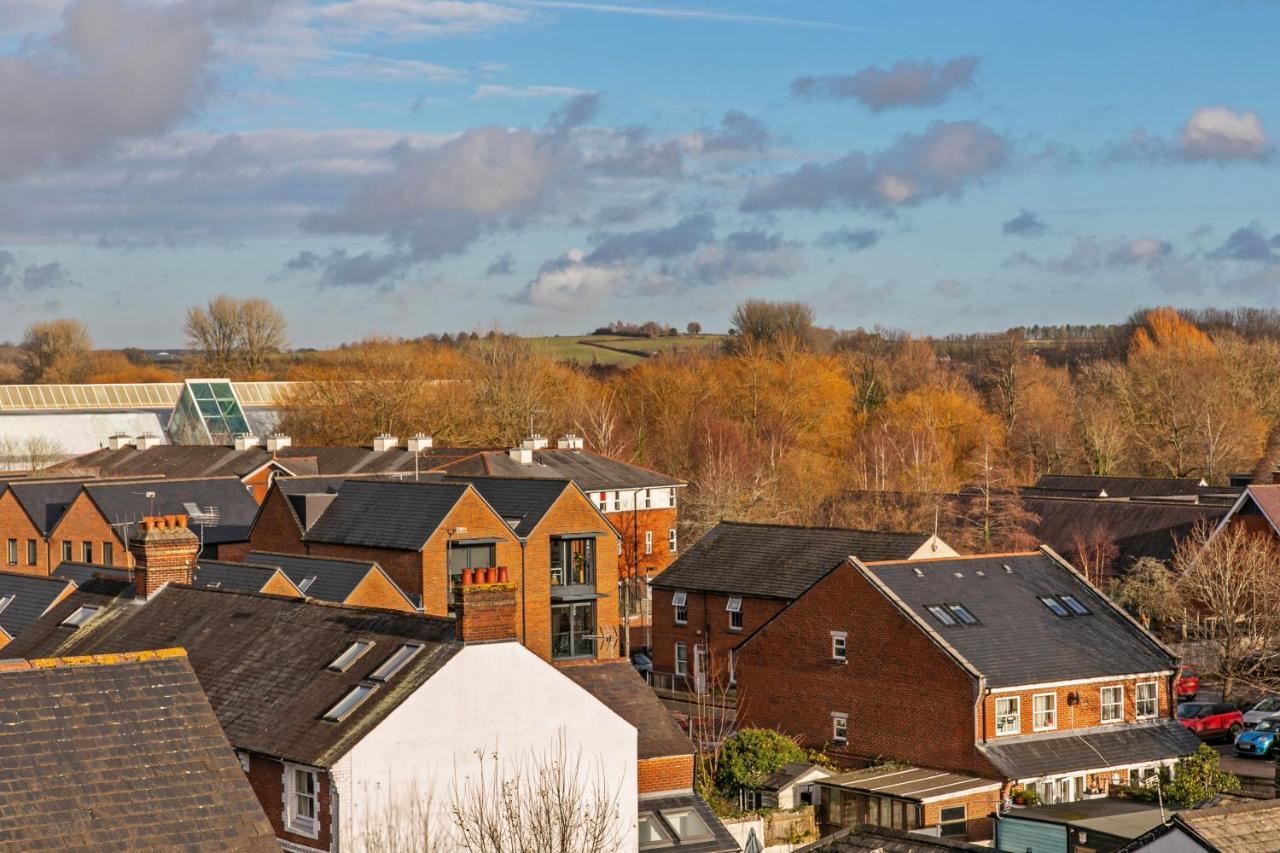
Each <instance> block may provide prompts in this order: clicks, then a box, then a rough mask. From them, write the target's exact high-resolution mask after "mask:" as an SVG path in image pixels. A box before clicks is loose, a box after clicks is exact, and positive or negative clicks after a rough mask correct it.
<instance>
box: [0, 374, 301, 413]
mask: <svg viewBox="0 0 1280 853" xmlns="http://www.w3.org/2000/svg"><path fill="white" fill-rule="evenodd" d="M192 381H195V382H222V383H224V384H229V385H230V386H231V389H232V392H233V394H234V395H235V396H236V397H237V398H238V399H239V400H240V402H241V403H242V404H243V405H245V406H250V407H256V406H276V405H279V404H280V403H281V402H283V400H284V398H285V396H286V395H287V394H288V393H289V391H290V390H291V389H292V388H293V387H294V386H295V385H296V383H294V382H230V383H228V382H227V380H225V379H222V380H192ZM186 384H189V383H182V382H149V383H142V382H133V383H114V384H107V385H0V411H10V412H22V411H26V412H41V411H90V410H94V409H99V410H107V411H125V410H129V409H172V408H173V407H174V406H175V405H177V403H178V399H179V398H180V397H181V396H182V393H183V390H184V388H185V387H186Z"/></svg>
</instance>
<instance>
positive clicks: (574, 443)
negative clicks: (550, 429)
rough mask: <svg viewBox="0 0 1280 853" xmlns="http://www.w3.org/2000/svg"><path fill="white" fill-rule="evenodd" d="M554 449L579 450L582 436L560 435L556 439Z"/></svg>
mask: <svg viewBox="0 0 1280 853" xmlns="http://www.w3.org/2000/svg"><path fill="white" fill-rule="evenodd" d="M556 448H557V449H559V450H581V449H582V436H580V435H573V434H572V433H570V434H569V435H562V436H560V437H559V438H558V439H556Z"/></svg>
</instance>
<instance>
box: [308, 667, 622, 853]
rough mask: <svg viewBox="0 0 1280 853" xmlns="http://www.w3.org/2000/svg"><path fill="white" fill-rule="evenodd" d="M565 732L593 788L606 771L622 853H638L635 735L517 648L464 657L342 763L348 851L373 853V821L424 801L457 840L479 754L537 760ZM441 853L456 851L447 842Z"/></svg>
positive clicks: (337, 773) (343, 839)
mask: <svg viewBox="0 0 1280 853" xmlns="http://www.w3.org/2000/svg"><path fill="white" fill-rule="evenodd" d="M561 732H563V733H564V742H565V744H566V746H567V753H568V755H569V757H570V759H571V760H573V759H575V758H577V757H579V756H580V758H581V765H582V768H583V776H584V777H587V778H585V779H584V781H586V782H587V783H588V787H589V786H590V782H591V781H593V780H594V779H595V778H596V777H597V775H598V773H600V772H602V775H603V778H604V779H605V780H606V781H607V785H608V787H609V793H610V794H616V797H617V808H618V812H619V823H620V826H621V831H622V844H621V846H620V848H619V849H622V850H635V849H637V847H638V842H637V840H636V802H637V793H636V729H635V727H634V726H632V725H631V724H630V723H628V722H627V721H626V720H624V719H622V718H621V717H619V716H618V715H617V714H615V713H614V712H613V711H612V710H610V709H609V708H608V707H607V706H606V705H604V704H603V703H602V702H600V701H599V700H598V699H596V698H595V697H594V696H592V695H591V694H590V693H588V692H587V691H586V690H583V689H582V688H581V687H579V686H578V685H577V684H575V683H574V682H572V681H570V680H569V679H568V678H566V677H565V676H563V675H561V674H560V672H559V671H558V670H556V669H555V668H554V667H552V666H551V665H550V664H548V663H547V662H546V661H544V660H542V659H541V658H539V657H538V656H537V655H535V654H533V653H532V652H530V651H529V650H528V649H526V648H525V647H524V646H521V645H520V644H518V643H514V642H512V643H489V644H484V645H475V646H467V647H466V648H464V649H462V650H461V651H460V652H458V654H456V655H455V656H454V658H453V659H452V660H450V661H449V662H448V663H447V664H445V666H444V667H443V668H441V669H440V671H439V672H437V673H436V674H435V675H433V676H432V677H431V679H430V680H429V681H427V683H426V684H425V685H423V686H422V687H421V688H419V689H418V690H417V691H415V692H414V694H413V695H411V696H409V697H408V698H407V699H405V700H404V701H403V702H402V703H401V704H400V705H399V707H397V708H396V709H395V710H394V711H393V712H392V713H391V714H390V715H388V717H387V718H386V719H385V720H383V721H382V722H381V723H380V724H379V725H378V726H377V727H376V728H375V729H374V730H373V731H372V732H370V733H369V734H368V735H366V736H365V737H364V738H363V739H361V740H360V742H359V743H357V744H356V745H355V746H354V747H353V748H352V749H351V751H350V752H348V753H347V754H346V755H345V756H344V757H343V758H342V759H341V761H339V762H338V764H337V766H336V767H335V768H334V772H333V780H334V785H335V786H336V788H337V794H338V830H339V835H338V839H339V845H340V847H341V849H342V850H364V849H366V845H365V844H364V843H362V841H361V835H362V834H363V832H364V831H365V829H366V828H367V827H368V826H369V825H370V822H371V821H379V820H382V819H384V818H385V817H386V816H387V815H389V814H390V813H392V812H393V811H394V812H396V813H399V814H404V812H405V803H406V801H407V800H409V799H413V798H414V797H415V796H416V799H417V801H418V802H419V803H427V802H429V803H430V806H429V807H428V808H429V813H430V816H431V825H432V827H433V830H432V835H433V836H434V835H436V832H437V831H438V832H440V833H442V834H449V833H451V832H452V829H453V827H452V823H451V821H450V815H449V808H450V804H451V800H452V797H453V794H454V791H455V790H457V785H456V783H455V777H456V778H458V779H461V778H463V777H465V776H468V775H472V774H474V773H475V771H476V770H477V769H478V766H479V765H478V759H477V757H476V752H477V751H482V752H484V753H486V754H487V755H490V756H492V755H493V754H494V753H495V752H496V753H497V754H498V756H499V760H500V761H502V762H503V763H506V762H507V761H508V760H510V759H515V760H519V759H522V758H523V759H530V758H532V757H533V756H535V755H545V754H546V753H547V752H548V751H550V750H552V749H553V748H554V747H555V744H556V742H557V738H558V737H559V736H560V734H561ZM492 766H493V765H492V764H489V765H487V769H488V768H492ZM388 792H391V794H390V796H389V795H388ZM438 849H440V850H453V849H455V848H454V847H453V846H451V845H450V843H449V842H448V840H447V839H446V841H445V843H444V844H443V846H441V847H439V848H438Z"/></svg>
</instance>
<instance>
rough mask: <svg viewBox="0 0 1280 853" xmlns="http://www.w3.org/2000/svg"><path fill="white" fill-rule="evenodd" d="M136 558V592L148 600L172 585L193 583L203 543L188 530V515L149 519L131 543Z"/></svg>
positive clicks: (143, 523)
mask: <svg viewBox="0 0 1280 853" xmlns="http://www.w3.org/2000/svg"><path fill="white" fill-rule="evenodd" d="M129 553H130V554H131V555H132V556H133V588H134V593H135V594H136V595H137V597H138V598H142V599H147V598H150V597H151V596H153V595H155V594H156V593H157V592H159V591H160V590H161V589H162V588H163V587H165V586H166V585H168V584H171V583H184V584H189V583H191V575H192V572H194V571H195V567H196V557H197V556H198V555H199V553H200V539H199V537H197V536H196V535H195V533H193V532H192V531H191V530H190V529H188V527H187V517H186V516H185V515H155V516H152V515H149V516H147V517H146V518H144V519H142V523H141V524H140V525H139V529H138V531H137V533H135V534H134V535H133V536H132V537H130V539H129Z"/></svg>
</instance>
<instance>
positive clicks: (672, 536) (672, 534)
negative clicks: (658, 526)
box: [667, 527, 677, 554]
mask: <svg viewBox="0 0 1280 853" xmlns="http://www.w3.org/2000/svg"><path fill="white" fill-rule="evenodd" d="M667 550H668V551H670V552H671V553H672V554H674V553H676V550H677V548H676V529H675V528H674V527H673V528H671V529H670V530H668V531H667Z"/></svg>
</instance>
